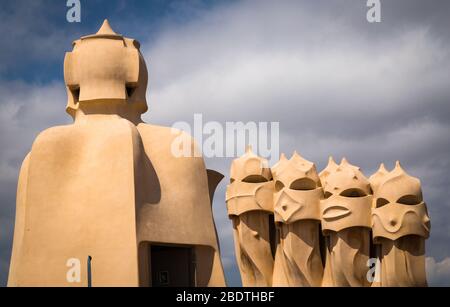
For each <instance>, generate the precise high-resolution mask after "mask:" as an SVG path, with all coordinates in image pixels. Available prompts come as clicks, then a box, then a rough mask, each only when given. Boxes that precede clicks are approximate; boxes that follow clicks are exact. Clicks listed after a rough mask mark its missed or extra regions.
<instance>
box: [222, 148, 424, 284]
mask: <svg viewBox="0 0 450 307" xmlns="http://www.w3.org/2000/svg"><path fill="white" fill-rule="evenodd" d="M249 155H251V158H252V160H253V161H254V163H255V164H254V166H253V168H254V169H258V167H257V166H256V163H257V162H258V161H260V162H266V161H265V160H264V159H262V158H259V157H257V156H256V154H254V153H246V155H244V157H241V158H238V159H237V160H235V161H234V162H233V165H232V168H231V172H232V178H234V177H233V174H236V173H239V172H241V171H242V170H243V169H245V165H244V164H241V163H238V161H245V160H246V159H248V157H249ZM265 165H266V166H265V168H264V169H265V172H266V173H268V172H269V170H268V167H267V164H265ZM271 170H272V175H273V179H271V177H270V176H266V177H264V180H263V181H264V183H261V184H264V187H265V190H264V191H265V193H264V198H263V199H264V200H265V201H266V202H267V203H268V204H269V201H268V199H269V198H270V197H269V196H267V194H268V193H269V191H268V189H270V188H272V194H273V213H274V216H273V218H272V219H271V220H269V221H267V219H266V218H262V219H261V220H260V222H259V223H260V224H259V225H264V227H253V228H251V233H252V234H253V236H248V237H244V236H241V237H236V236H235V240H236V242H235V243H236V244H237V245H238V246H243V247H244V249H245V247H246V246H252V252H251V253H246V254H245V259H246V261H245V262H244V261H242V259H243V253H242V249H243V248H237V249H236V256H237V259H238V265H239V267H240V269H241V277H242V280H243V281H245V282H243V284H244V286H258V285H261V283H258V282H256V280H255V279H250V278H249V274H250V273H251V272H250V271H249V270H247V269H246V268H245V267H246V266H249V264H252V263H256V260H257V263H258V266H259V267H264V268H266V270H268V269H269V268H270V267H271V266H272V263H273V267H274V269H273V275H272V281H273V282H272V285H273V286H323V287H336V286H337V287H339V286H356V287H369V286H372V287H377V286H426V285H427V282H426V275H425V239H427V238H428V237H429V233H430V219H429V217H428V213H427V209H426V205H425V203H424V201H423V198H422V190H421V185H420V181H419V180H418V179H417V178H414V177H411V176H410V175H408V174H407V173H406V172H405V171H404V170H403V168H402V167H401V166H400V164H399V163H397V164H396V167H395V168H394V169H393V170H392V171H391V172H389V171H387V170H386V169H385V167H384V165H381V167H380V169H379V170H378V171H377V172H376V173H375V174H373V175H372V176H371V177H370V179H367V178H366V177H365V176H364V174H363V173H362V171H361V169H360V168H359V167H357V166H354V165H351V164H350V163H349V162H348V161H347V160H346V159H345V158H344V159H343V160H342V162H341V163H340V164H337V163H336V162H335V161H334V159H333V158H332V157H330V159H329V162H328V165H327V167H326V168H325V169H324V170H323V171H322V172H320V174H319V175H318V174H317V171H316V169H315V166H314V164H313V163H312V162H309V161H307V160H305V159H304V158H302V157H301V156H300V155H298V154H297V153H294V155H293V156H292V158H291V159H289V160H288V159H287V158H286V156H285V155H284V154H282V155H281V157H280V160H279V161H278V162H277V163H276V164H275V165H274V166H273V167H272V168H271ZM261 182H262V181H261ZM271 182H273V183H271ZM228 189H229V190H230V189H232V190H233V193H234V195H240V194H243V193H244V190H245V189H243V188H242V187H241V186H240V185H236V184H234V183H231V185H230V186H229V187H228ZM248 195H249V196H247V197H253V196H251V195H250V194H248ZM255 195H256V194H255ZM254 198H255V197H254ZM256 199H258V197H256ZM227 205H228V210H229V214H230V213H231V212H230V205H231V199H230V197H227ZM244 207H245V208H246V209H245V211H246V215H247V216H249V217H255V216H258V215H260V214H261V213H259V212H261V209H260V208H256V207H254V208H251V207H249V206H246V205H245V204H244V203H243V202H234V203H233V212H239V211H242V210H243V209H244ZM269 207H270V206H269V205H268V206H267V208H266V209H264V212H268V213H269V212H270V208H269ZM266 216H269V217H271V216H270V215H266ZM230 218H231V219H233V225H235V224H236V222H235V221H234V220H235V219H236V218H235V216H234V215H233V214H230ZM271 225H274V226H275V227H276V235H275V238H271V242H270V243H271V244H272V245H276V254H275V255H274V257H273V258H271V257H269V253H268V247H267V246H268V243H267V242H266V241H267V229H270V228H271ZM260 236H262V237H263V238H265V239H264V243H265V244H264V245H261V246H258V245H256V244H253V243H252V242H253V241H254V238H258V237H260ZM261 255H264V257H261ZM264 260H265V263H264V262H262V261H264ZM374 265H375V267H374ZM267 275H268V273H265V275H264V276H265V279H266V280H270V276H267ZM265 285H269V284H268V283H267V284H265Z"/></svg>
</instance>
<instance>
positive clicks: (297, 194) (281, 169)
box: [273, 153, 323, 224]
mask: <svg viewBox="0 0 450 307" xmlns="http://www.w3.org/2000/svg"><path fill="white" fill-rule="evenodd" d="M273 176H274V181H275V192H274V213H275V222H278V223H286V224H288V223H293V222H296V221H299V220H306V219H313V220H318V221H320V205H319V204H320V200H321V199H323V189H322V187H321V184H320V179H319V176H318V174H317V171H316V167H315V166H314V164H313V163H311V162H309V161H307V160H305V159H304V158H302V157H301V156H299V155H298V154H297V153H294V155H293V156H292V158H291V159H290V160H286V159H285V158H282V159H281V160H280V162H279V163H277V165H275V166H274V167H273Z"/></svg>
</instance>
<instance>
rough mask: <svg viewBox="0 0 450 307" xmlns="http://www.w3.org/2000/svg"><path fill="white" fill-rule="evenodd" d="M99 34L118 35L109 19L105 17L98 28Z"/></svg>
mask: <svg viewBox="0 0 450 307" xmlns="http://www.w3.org/2000/svg"><path fill="white" fill-rule="evenodd" d="M97 35H117V33H116V32H114V30H113V29H112V28H111V25H110V24H109V21H108V19H105V20H104V21H103V24H102V26H101V27H100V29H99V30H98V32H97Z"/></svg>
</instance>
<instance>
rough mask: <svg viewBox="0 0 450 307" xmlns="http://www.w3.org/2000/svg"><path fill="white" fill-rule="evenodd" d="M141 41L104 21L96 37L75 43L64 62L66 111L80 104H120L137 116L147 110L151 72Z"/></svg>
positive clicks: (70, 111) (84, 38)
mask: <svg viewBox="0 0 450 307" xmlns="http://www.w3.org/2000/svg"><path fill="white" fill-rule="evenodd" d="M139 48H140V46H139V42H137V41H135V40H133V39H129V38H124V37H123V36H121V35H118V34H116V33H114V31H113V30H112V29H111V28H110V26H109V24H108V22H107V21H105V22H104V23H103V25H102V27H101V28H100V30H99V31H98V32H97V34H94V35H89V36H85V37H82V38H81V39H80V40H77V41H75V42H74V48H73V51H72V52H67V53H66V57H65V60H64V79H65V83H66V88H67V92H68V104H67V112H68V113H69V114H71V115H72V116H74V114H75V112H76V110H77V109H78V108H79V105H80V104H86V103H90V102H107V103H113V102H115V103H119V104H123V105H124V106H126V107H128V108H129V110H130V111H131V112H136V113H138V114H142V113H145V112H146V111H147V101H146V97H145V95H146V90H147V82H148V72H147V67H146V64H145V61H144V58H143V56H142V55H141V53H140V51H139Z"/></svg>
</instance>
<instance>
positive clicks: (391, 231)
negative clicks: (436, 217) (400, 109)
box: [371, 162, 431, 287]
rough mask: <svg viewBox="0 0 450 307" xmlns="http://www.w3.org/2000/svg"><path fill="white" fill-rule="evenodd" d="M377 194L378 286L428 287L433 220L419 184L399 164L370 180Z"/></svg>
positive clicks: (373, 218)
mask: <svg viewBox="0 0 450 307" xmlns="http://www.w3.org/2000/svg"><path fill="white" fill-rule="evenodd" d="M371 183H372V186H373V188H374V190H375V194H374V197H375V200H374V204H373V210H372V221H373V224H372V233H373V240H374V243H375V244H376V246H377V250H378V253H379V257H380V260H381V281H380V283H379V286H384V287H390V286H426V285H427V281H426V272H425V239H427V238H428V237H429V234H430V227H431V226H430V218H429V216H428V212H427V207H426V204H425V203H424V201H423V197H422V189H421V183H420V180H419V179H417V178H414V177H412V176H410V175H409V174H407V173H406V172H405V171H404V169H403V168H402V167H401V165H400V163H399V162H397V163H396V166H395V168H394V169H393V170H392V171H391V172H386V171H385V170H383V169H382V170H381V172H380V171H378V172H377V173H376V174H375V175H373V176H372V177H371Z"/></svg>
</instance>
